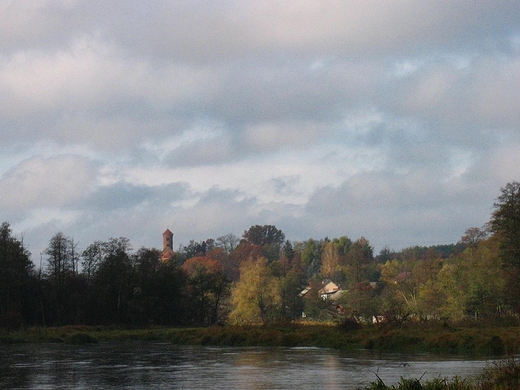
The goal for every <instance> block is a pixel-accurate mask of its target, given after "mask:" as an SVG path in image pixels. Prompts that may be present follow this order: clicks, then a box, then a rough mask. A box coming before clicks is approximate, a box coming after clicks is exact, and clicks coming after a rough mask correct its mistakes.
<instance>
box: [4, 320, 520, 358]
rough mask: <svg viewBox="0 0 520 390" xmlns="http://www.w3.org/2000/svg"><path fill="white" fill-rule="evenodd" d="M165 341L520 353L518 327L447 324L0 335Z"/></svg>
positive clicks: (7, 339)
mask: <svg viewBox="0 0 520 390" xmlns="http://www.w3.org/2000/svg"><path fill="white" fill-rule="evenodd" d="M124 340H165V341H170V342H172V343H175V344H183V345H215V346H269V347H274V346H288V347H296V346H313V347H322V348H335V349H359V348H364V349H372V350H382V351H407V352H412V351H417V352H420V351H429V352H439V353H443V352H448V353H475V354H486V355H490V356H500V355H506V354H507V355H513V354H516V353H518V352H519V351H520V328H519V327H518V326H506V325H501V326H496V325H493V326H491V325H488V326H481V325H479V324H478V323H469V324H463V325H448V324H446V323H441V322H426V323H405V324H402V325H401V326H388V325H377V326H376V325H374V326H364V327H358V326H355V325H354V324H350V323H345V324H342V325H338V324H333V323H330V324H323V323H287V324H273V325H250V326H213V327H206V328H159V327H150V328H145V329H128V328H126V329H121V328H117V327H88V326H64V327H55V328H27V329H23V330H19V331H13V332H4V333H0V343H46V342H58V343H59V342H64V343H73V344H83V343H89V342H97V341H124Z"/></svg>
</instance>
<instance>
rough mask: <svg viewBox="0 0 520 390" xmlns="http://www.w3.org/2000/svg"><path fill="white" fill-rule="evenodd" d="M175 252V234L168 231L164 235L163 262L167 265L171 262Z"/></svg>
mask: <svg viewBox="0 0 520 390" xmlns="http://www.w3.org/2000/svg"><path fill="white" fill-rule="evenodd" d="M173 256H175V252H174V251H173V233H172V232H171V230H170V229H166V230H165V231H164V233H163V250H162V252H161V261H162V262H163V263H166V262H168V261H170V260H171V259H172V258H173Z"/></svg>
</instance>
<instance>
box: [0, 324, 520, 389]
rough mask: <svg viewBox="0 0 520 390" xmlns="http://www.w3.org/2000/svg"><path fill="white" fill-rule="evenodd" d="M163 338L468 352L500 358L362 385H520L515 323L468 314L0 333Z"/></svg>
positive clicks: (68, 338)
mask: <svg viewBox="0 0 520 390" xmlns="http://www.w3.org/2000/svg"><path fill="white" fill-rule="evenodd" d="M136 340H140V341H165V342H171V343H174V344H179V345H200V346H221V347H253V346H260V347H319V348H332V349H341V350H356V349H372V350H380V351H400V352H409V353H410V352H425V351H427V352H433V353H438V354H443V353H450V354H454V353H455V354H457V353H460V354H470V355H477V356H486V357H490V358H492V359H497V360H496V361H495V363H494V364H493V365H492V366H489V367H487V368H485V369H484V370H483V372H482V374H481V375H480V376H479V377H477V378H467V379H466V378H459V377H455V378H436V379H434V380H432V381H422V380H421V378H415V379H405V378H402V379H401V380H400V381H399V383H397V384H395V385H387V384H385V383H384V382H383V381H382V380H381V379H380V378H377V380H376V381H374V382H373V383H372V384H371V385H370V386H369V387H366V388H365V389H360V390H405V389H418V390H423V389H424V390H428V389H430V390H435V389H438V390H492V389H502V390H508V389H518V388H520V387H519V386H520V362H519V361H517V360H516V359H515V358H513V357H512V356H514V355H515V354H517V353H518V351H519V350H520V332H519V328H518V326H517V325H514V324H507V323H502V324H487V325H486V326H483V324H482V323H481V322H474V323H472V322H468V323H464V324H448V323H446V322H437V321H435V322H433V321H430V322H424V323H419V322H418V323H405V324H401V325H400V326H397V325H394V326H391V325H390V324H378V325H372V326H362V327H361V326H359V325H357V324H355V323H351V322H349V321H346V322H342V323H337V322H336V323H334V322H329V323H310V322H309V323H278V324H268V325H240V326H239V325H225V326H211V327H197V328H191V327H190V328H187V327H186V328H182V327H174V328H172V327H148V328H135V329H134V328H121V327H117V326H81V325H78V326H63V327H49V328H41V327H32V328H25V329H21V330H17V331H10V332H8V331H3V332H1V333H0V344H13V343H66V344H74V345H83V344H91V343H98V342H125V341H136Z"/></svg>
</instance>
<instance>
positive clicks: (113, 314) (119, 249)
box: [94, 237, 133, 323]
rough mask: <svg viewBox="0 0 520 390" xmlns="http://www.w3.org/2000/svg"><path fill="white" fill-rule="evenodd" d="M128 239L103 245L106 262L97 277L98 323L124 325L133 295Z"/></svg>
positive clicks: (115, 240) (118, 239) (109, 241)
mask: <svg viewBox="0 0 520 390" xmlns="http://www.w3.org/2000/svg"><path fill="white" fill-rule="evenodd" d="M130 250H131V246H130V241H129V240H128V238H125V237H120V238H110V239H109V240H108V241H107V242H104V243H103V244H102V253H103V259H102V261H101V263H100V264H99V267H98V269H97V272H96V274H95V281H94V283H95V297H94V299H95V304H96V305H95V307H94V310H95V311H96V312H97V315H96V318H97V321H100V322H103V323H125V322H127V321H128V314H129V313H128V303H129V299H130V298H131V296H132V293H133V286H132V284H131V283H130V282H131V276H132V263H131V259H130Z"/></svg>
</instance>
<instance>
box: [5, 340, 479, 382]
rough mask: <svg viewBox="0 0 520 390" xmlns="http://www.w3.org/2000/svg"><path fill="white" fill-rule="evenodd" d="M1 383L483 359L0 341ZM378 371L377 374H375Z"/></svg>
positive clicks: (407, 366) (361, 370)
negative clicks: (19, 343) (6, 343)
mask: <svg viewBox="0 0 520 390" xmlns="http://www.w3.org/2000/svg"><path fill="white" fill-rule="evenodd" d="M0 352H1V356H0V388H2V389H106V388H111V389H147V390H152V389H227V390H231V389H269V390H273V389H298V390H307V389H309V390H310V389H312V390H316V389H320V390H336V389H341V390H354V389H359V388H360V387H363V386H367V385H368V384H370V382H373V381H375V380H376V379H377V376H379V377H380V378H381V379H382V380H383V381H384V382H385V383H386V384H395V383H397V381H398V380H399V379H400V377H404V378H419V377H421V376H423V378H424V379H432V378H435V377H442V378H444V377H448V378H452V377H454V376H459V377H464V378H466V377H474V376H476V375H478V374H479V373H480V372H481V371H482V368H484V367H485V366H486V364H487V363H488V362H487V361H486V360H484V359H472V358H468V357H460V356H458V357H456V356H443V357H439V356H437V355H431V354H413V355H410V354H393V353H385V354H381V353H377V352H372V351H357V352H341V351H337V350H331V349H322V348H231V347H230V348H216V347H198V346H177V345H172V344H170V343H166V342H149V341H148V342H140V341H139V342H138V341H135V342H121V343H99V344H93V345H83V346H72V345H64V344H21V345H0ZM376 375H377V376H376Z"/></svg>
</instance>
